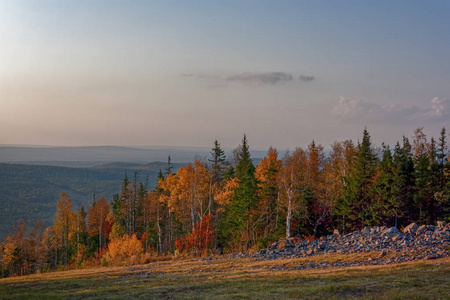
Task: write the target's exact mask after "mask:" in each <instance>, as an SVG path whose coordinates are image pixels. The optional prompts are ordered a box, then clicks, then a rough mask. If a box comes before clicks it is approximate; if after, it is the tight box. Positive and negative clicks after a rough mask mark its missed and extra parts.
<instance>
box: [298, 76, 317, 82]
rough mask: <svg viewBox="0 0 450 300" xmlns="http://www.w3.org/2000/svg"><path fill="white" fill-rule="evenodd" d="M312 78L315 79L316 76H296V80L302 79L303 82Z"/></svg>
mask: <svg viewBox="0 0 450 300" xmlns="http://www.w3.org/2000/svg"><path fill="white" fill-rule="evenodd" d="M314 79H316V78H314V76H305V75H300V76H299V77H298V80H300V81H303V82H310V81H313V80H314Z"/></svg>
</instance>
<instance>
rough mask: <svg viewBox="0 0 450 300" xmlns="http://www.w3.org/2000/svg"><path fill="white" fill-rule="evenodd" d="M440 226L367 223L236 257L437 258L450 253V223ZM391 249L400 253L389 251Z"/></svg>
mask: <svg viewBox="0 0 450 300" xmlns="http://www.w3.org/2000/svg"><path fill="white" fill-rule="evenodd" d="M438 225H439V226H432V225H422V226H418V225H417V224H415V223H412V224H410V225H409V226H407V227H406V228H405V229H404V230H403V232H402V231H399V230H398V229H397V228H395V227H391V228H387V227H385V226H381V227H378V226H375V227H366V228H364V229H363V230H361V231H355V232H352V233H349V234H345V235H340V234H339V233H337V232H335V233H334V234H332V235H329V236H325V237H321V238H320V239H318V240H316V241H305V240H299V239H298V238H297V239H295V238H292V239H291V240H289V241H278V242H275V243H273V244H272V245H270V246H269V247H268V248H267V249H263V250H260V251H257V252H255V253H253V254H242V253H240V254H235V255H233V256H232V257H250V258H254V259H261V260H271V259H281V258H298V257H307V256H313V255H319V254H331V253H364V252H374V251H379V252H380V256H379V260H378V261H372V262H370V264H379V263H390V262H402V261H409V260H414V259H436V258H441V257H446V256H450V224H445V222H439V223H438ZM387 253H397V255H389V258H388V257H386V258H385V259H383V257H384V256H386V254H387Z"/></svg>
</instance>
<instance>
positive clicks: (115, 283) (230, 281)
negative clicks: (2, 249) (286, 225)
mask: <svg viewBox="0 0 450 300" xmlns="http://www.w3.org/2000/svg"><path fill="white" fill-rule="evenodd" d="M379 255H380V253H379V252H372V253H364V254H351V255H350V254H332V255H321V256H313V257H305V258H295V259H279V260H271V261H258V260H254V259H249V258H245V259H213V260H202V259H177V260H172V261H156V262H151V263H149V264H144V265H133V266H123V267H112V266H109V267H101V268H87V269H82V270H71V271H63V272H54V273H44V274H36V275H30V276H24V277H15V278H5V279H1V280H0V299H3V298H50V299H52V298H54V299H59V298H75V299H84V298H93V299H96V298H98V299H101V298H106V297H108V298H115V297H117V298H139V297H142V298H155V299H158V298H164V297H165V298H186V299H192V298H219V299H228V298H250V299H270V298H279V297H280V296H283V297H284V298H308V297H312V298H333V297H337V298H355V297H356V298H358V297H363V298H396V297H397V298H402V295H405V298H416V297H417V298H432V297H435V298H445V297H447V298H449V297H450V294H448V286H449V285H450V279H449V278H450V276H448V274H450V258H442V259H437V260H430V261H412V262H406V263H401V264H390V265H374V266H357V267H341V268H328V269H306V270H294V269H292V267H296V266H299V265H309V264H311V263H314V264H318V263H321V262H327V263H334V262H352V261H357V260H367V259H369V258H372V259H375V258H376V257H378V256H379ZM389 255H392V254H389V253H388V254H387V255H386V257H388V256H389ZM273 268H281V269H275V270H273ZM58 291H59V292H58ZM400 291H402V292H400ZM398 293H400V294H398ZM402 293H404V294H402ZM226 295H228V296H229V297H226Z"/></svg>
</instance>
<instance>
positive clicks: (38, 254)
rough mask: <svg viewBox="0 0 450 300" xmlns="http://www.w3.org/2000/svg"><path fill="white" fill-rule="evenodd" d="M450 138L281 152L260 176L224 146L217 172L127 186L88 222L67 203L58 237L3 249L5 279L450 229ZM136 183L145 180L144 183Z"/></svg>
mask: <svg viewBox="0 0 450 300" xmlns="http://www.w3.org/2000/svg"><path fill="white" fill-rule="evenodd" d="M446 138H447V134H446V131H445V129H442V131H441V133H440V137H439V139H438V141H436V140H435V139H434V138H431V139H430V141H428V139H427V137H426V135H425V134H424V132H423V128H418V129H416V130H415V132H414V136H413V138H412V141H410V140H409V139H408V138H406V137H403V140H402V141H401V142H398V143H397V144H396V145H395V146H394V148H393V149H391V148H390V147H389V146H387V145H384V144H383V145H382V147H381V148H378V149H376V148H374V147H373V145H372V143H371V139H370V135H369V133H368V131H367V130H364V132H363V136H362V140H361V141H359V142H358V143H357V144H356V145H355V144H354V143H353V142H352V141H350V140H347V141H343V142H335V143H334V144H332V145H331V151H330V152H329V153H326V152H325V151H324V148H323V146H321V145H318V144H316V143H315V142H314V141H312V142H311V143H310V144H309V145H308V147H307V148H306V149H302V148H296V149H295V150H293V151H288V152H286V153H285V154H283V155H282V156H281V157H280V155H279V153H278V151H277V150H276V149H274V148H269V150H268V152H267V156H266V157H264V158H263V159H262V161H261V162H260V163H259V165H258V166H256V167H255V166H254V164H253V162H252V160H251V157H250V152H249V145H248V141H247V138H246V136H245V135H244V138H243V140H242V143H241V145H240V146H238V147H237V148H236V149H235V150H234V151H233V154H232V157H231V158H230V159H229V160H230V161H227V159H226V156H225V153H224V151H223V150H222V149H221V147H220V144H219V143H218V142H217V141H215V143H214V147H213V148H212V151H211V157H210V158H209V159H208V160H207V161H201V160H199V159H196V160H195V161H194V162H193V163H192V164H189V165H187V166H185V167H182V168H180V169H178V170H176V171H173V170H172V169H173V168H172V166H171V163H170V158H169V161H168V164H167V169H166V170H164V172H163V171H160V173H159V177H158V182H157V187H156V188H155V189H153V190H148V185H147V182H144V183H142V182H137V180H136V178H134V180H130V179H129V178H128V177H127V176H125V178H124V180H123V183H122V187H121V192H120V193H119V194H116V195H114V197H113V199H112V201H111V202H110V203H108V201H107V199H106V198H105V197H101V198H100V199H97V200H96V201H95V202H94V203H93V205H92V206H91V207H90V208H89V209H87V210H85V209H84V207H83V206H79V207H78V208H77V209H76V210H75V209H74V208H73V205H72V202H71V200H70V198H69V197H68V196H67V195H66V194H65V193H63V194H61V198H60V200H59V201H58V204H57V213H56V215H55V222H54V224H53V226H52V227H48V228H45V225H44V224H43V223H42V222H39V221H38V222H36V224H35V225H34V226H33V227H32V228H31V229H30V230H27V228H26V226H25V223H24V222H21V223H19V224H18V225H17V226H16V228H15V230H14V231H13V232H12V233H11V234H10V235H9V236H8V237H7V238H6V239H5V241H4V242H3V244H2V247H1V250H2V251H1V253H0V254H1V268H2V269H1V270H2V275H3V276H7V275H12V274H17V275H22V274H28V273H32V272H36V271H44V270H53V269H58V268H67V267H74V266H75V267H76V266H83V265H86V264H96V263H97V264H100V263H101V264H110V263H123V262H125V261H129V259H133V260H134V261H139V260H140V261H142V258H146V259H150V257H151V256H157V255H167V254H175V255H178V254H182V253H190V254H192V255H209V254H221V253H223V252H232V251H250V250H255V249H258V248H262V247H266V246H267V245H268V243H270V242H272V241H275V240H278V239H280V238H285V239H289V238H290V237H291V236H298V237H303V238H308V239H312V238H318V237H320V236H322V235H326V234H329V233H331V232H333V230H335V229H338V230H339V231H340V232H349V231H352V230H355V229H361V228H362V227H364V226H375V225H386V226H396V227H402V226H405V225H408V224H409V223H411V222H418V223H421V224H433V223H434V222H435V221H437V220H447V221H450V162H449V156H448V153H447V142H446ZM135 177H136V176H135Z"/></svg>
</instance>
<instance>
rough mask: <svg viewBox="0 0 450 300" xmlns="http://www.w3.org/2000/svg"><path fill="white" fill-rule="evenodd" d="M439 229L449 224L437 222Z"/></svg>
mask: <svg viewBox="0 0 450 300" xmlns="http://www.w3.org/2000/svg"><path fill="white" fill-rule="evenodd" d="M436 223H437V227H445V225H447V222H445V221H437V222H436Z"/></svg>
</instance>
